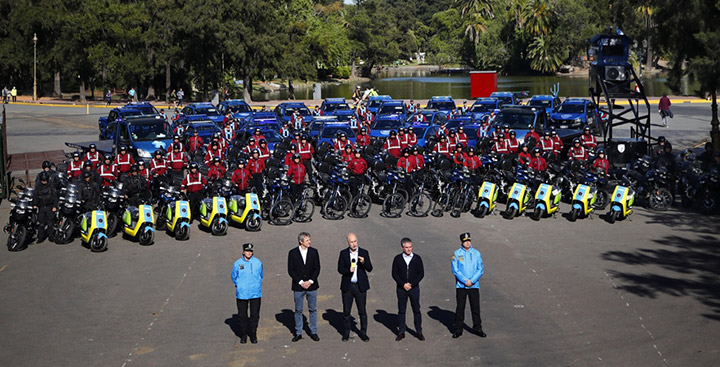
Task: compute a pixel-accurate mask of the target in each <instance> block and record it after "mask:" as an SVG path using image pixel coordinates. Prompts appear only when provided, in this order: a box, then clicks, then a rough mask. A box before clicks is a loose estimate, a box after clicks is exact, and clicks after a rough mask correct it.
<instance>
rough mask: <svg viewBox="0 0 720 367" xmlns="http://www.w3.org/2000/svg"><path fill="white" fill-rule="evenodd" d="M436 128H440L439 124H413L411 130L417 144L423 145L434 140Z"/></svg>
mask: <svg viewBox="0 0 720 367" xmlns="http://www.w3.org/2000/svg"><path fill="white" fill-rule="evenodd" d="M438 130H440V125H429V126H427V125H426V126H413V131H414V132H415V136H416V137H417V145H419V146H421V147H425V146H427V145H428V144H430V143H431V142H436V141H437V137H436V135H437V132H438Z"/></svg>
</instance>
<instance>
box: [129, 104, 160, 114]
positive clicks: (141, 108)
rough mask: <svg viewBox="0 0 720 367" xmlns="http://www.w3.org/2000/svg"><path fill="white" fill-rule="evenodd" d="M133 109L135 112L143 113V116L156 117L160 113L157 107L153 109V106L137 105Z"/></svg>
mask: <svg viewBox="0 0 720 367" xmlns="http://www.w3.org/2000/svg"><path fill="white" fill-rule="evenodd" d="M132 108H133V109H134V110H138V111H140V113H142V114H143V115H156V114H157V113H158V110H157V109H155V107H153V106H141V105H137V106H132Z"/></svg>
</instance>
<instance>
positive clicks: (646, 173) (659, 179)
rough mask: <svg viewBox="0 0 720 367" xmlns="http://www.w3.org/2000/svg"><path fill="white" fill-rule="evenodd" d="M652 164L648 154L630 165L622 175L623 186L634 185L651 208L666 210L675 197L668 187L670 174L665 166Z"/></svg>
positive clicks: (638, 193) (636, 191)
mask: <svg viewBox="0 0 720 367" xmlns="http://www.w3.org/2000/svg"><path fill="white" fill-rule="evenodd" d="M651 166H652V164H651V162H650V158H649V157H647V156H643V157H641V158H638V159H637V160H636V161H635V162H633V164H632V165H628V166H627V167H626V170H625V172H624V174H623V175H622V182H623V186H629V187H633V188H634V189H635V193H636V195H637V197H638V198H643V199H645V200H647V203H648V205H649V206H650V209H653V210H657V211H664V210H667V209H668V208H669V207H670V205H672V203H673V199H674V198H673V195H672V193H671V192H670V190H669V189H668V188H669V187H670V183H671V182H670V181H671V180H670V174H669V173H668V171H667V169H666V168H665V167H660V168H651ZM673 183H674V182H673Z"/></svg>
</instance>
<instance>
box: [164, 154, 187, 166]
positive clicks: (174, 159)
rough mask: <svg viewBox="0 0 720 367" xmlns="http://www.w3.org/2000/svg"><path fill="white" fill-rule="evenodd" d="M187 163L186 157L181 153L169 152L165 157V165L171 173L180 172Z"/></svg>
mask: <svg viewBox="0 0 720 367" xmlns="http://www.w3.org/2000/svg"><path fill="white" fill-rule="evenodd" d="M187 161H188V159H187V156H186V155H185V153H183V152H177V153H175V152H170V154H168V156H167V163H168V165H169V166H170V169H172V170H173V171H182V169H183V168H185V165H186V164H187Z"/></svg>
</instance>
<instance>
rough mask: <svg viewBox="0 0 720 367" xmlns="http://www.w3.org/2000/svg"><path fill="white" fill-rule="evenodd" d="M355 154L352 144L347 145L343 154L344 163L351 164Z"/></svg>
mask: <svg viewBox="0 0 720 367" xmlns="http://www.w3.org/2000/svg"><path fill="white" fill-rule="evenodd" d="M353 157H354V154H353V146H352V145H351V144H347V145H345V150H343V152H342V161H343V163H350V161H352V160H353Z"/></svg>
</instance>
